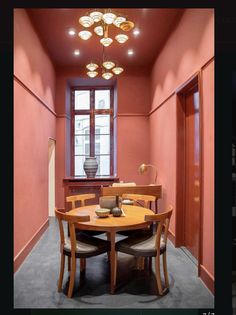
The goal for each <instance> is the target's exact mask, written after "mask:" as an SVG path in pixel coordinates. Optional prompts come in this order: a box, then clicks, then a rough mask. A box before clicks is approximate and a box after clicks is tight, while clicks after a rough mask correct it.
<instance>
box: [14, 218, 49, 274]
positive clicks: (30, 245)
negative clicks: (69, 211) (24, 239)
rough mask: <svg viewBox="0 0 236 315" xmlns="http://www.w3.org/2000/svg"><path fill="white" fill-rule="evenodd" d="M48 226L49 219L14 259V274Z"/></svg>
mask: <svg viewBox="0 0 236 315" xmlns="http://www.w3.org/2000/svg"><path fill="white" fill-rule="evenodd" d="M48 226H49V219H47V220H46V221H45V222H44V223H43V224H42V225H41V227H40V228H39V229H38V230H37V231H36V233H35V234H34V235H33V237H32V238H31V239H30V240H29V241H28V243H27V244H26V245H25V246H24V247H23V248H22V249H21V251H20V252H19V253H18V254H17V255H16V257H14V272H16V271H17V270H18V269H19V267H20V266H21V264H22V263H23V261H24V260H25V258H26V257H27V256H28V255H29V253H30V252H31V250H32V249H33V247H34V245H35V244H36V243H37V242H38V240H39V239H40V237H41V236H42V235H43V233H44V232H45V231H46V230H47V228H48Z"/></svg>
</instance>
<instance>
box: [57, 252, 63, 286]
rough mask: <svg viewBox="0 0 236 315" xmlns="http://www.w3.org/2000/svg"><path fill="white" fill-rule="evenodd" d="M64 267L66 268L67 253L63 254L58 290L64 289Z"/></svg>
mask: <svg viewBox="0 0 236 315" xmlns="http://www.w3.org/2000/svg"><path fill="white" fill-rule="evenodd" d="M64 268H65V255H63V254H61V267H60V275H59V280H58V292H60V291H61V290H62V281H63V276H64Z"/></svg>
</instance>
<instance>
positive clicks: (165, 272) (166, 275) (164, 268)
mask: <svg viewBox="0 0 236 315" xmlns="http://www.w3.org/2000/svg"><path fill="white" fill-rule="evenodd" d="M162 255H163V257H162V259H163V271H164V277H165V285H166V288H169V278H168V272H167V262H166V252H164V253H163V254H162Z"/></svg>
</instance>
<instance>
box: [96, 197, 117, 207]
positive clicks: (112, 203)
mask: <svg viewBox="0 0 236 315" xmlns="http://www.w3.org/2000/svg"><path fill="white" fill-rule="evenodd" d="M119 200H120V201H121V198H119ZM99 206H100V207H101V208H106V209H110V210H112V209H113V208H115V207H116V206H117V204H116V196H102V197H100V198H99Z"/></svg>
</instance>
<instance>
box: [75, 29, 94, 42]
mask: <svg viewBox="0 0 236 315" xmlns="http://www.w3.org/2000/svg"><path fill="white" fill-rule="evenodd" d="M78 35H79V37H80V38H81V39H83V40H87V39H89V38H90V37H91V36H92V33H91V32H89V31H80V32H79V34H78Z"/></svg>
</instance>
